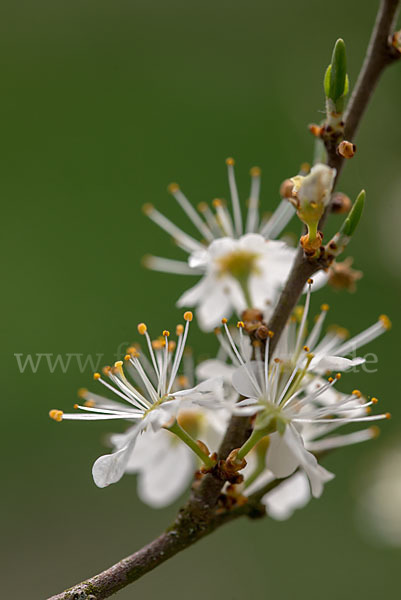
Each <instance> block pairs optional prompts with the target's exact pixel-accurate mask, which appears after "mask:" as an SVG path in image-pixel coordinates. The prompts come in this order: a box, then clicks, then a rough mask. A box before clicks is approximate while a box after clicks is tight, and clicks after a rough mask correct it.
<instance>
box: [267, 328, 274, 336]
mask: <svg viewBox="0 0 401 600" xmlns="http://www.w3.org/2000/svg"><path fill="white" fill-rule="evenodd" d="M267 335H268V336H269V338H272V337H273V336H274V331H271V329H269V331H268V332H267Z"/></svg>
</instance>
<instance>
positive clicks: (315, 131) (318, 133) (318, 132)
mask: <svg viewBox="0 0 401 600" xmlns="http://www.w3.org/2000/svg"><path fill="white" fill-rule="evenodd" d="M308 129H309V131H310V132H311V134H312V135H313V136H314V137H317V138H320V137H322V134H323V131H324V128H323V127H322V126H321V125H316V123H311V124H310V125H308Z"/></svg>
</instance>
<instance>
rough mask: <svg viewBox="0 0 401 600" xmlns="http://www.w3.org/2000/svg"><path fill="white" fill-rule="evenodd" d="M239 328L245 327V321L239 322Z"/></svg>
mask: <svg viewBox="0 0 401 600" xmlns="http://www.w3.org/2000/svg"><path fill="white" fill-rule="evenodd" d="M237 327H238V329H242V328H243V327H245V323H244V321H238V323H237Z"/></svg>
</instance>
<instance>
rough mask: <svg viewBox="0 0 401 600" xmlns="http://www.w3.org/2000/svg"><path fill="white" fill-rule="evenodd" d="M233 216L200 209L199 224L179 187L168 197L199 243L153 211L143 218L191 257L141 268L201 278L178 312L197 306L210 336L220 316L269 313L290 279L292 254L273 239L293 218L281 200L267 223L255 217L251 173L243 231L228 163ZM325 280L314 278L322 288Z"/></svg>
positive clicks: (218, 204) (256, 185)
mask: <svg viewBox="0 0 401 600" xmlns="http://www.w3.org/2000/svg"><path fill="white" fill-rule="evenodd" d="M227 165H228V179H229V185H230V192H231V202H232V207H233V216H231V214H230V212H229V211H228V209H227V207H226V206H225V204H224V202H223V201H221V200H215V201H214V202H213V204H214V208H215V213H213V212H212V210H211V209H210V208H209V207H208V205H207V204H206V203H202V204H201V205H200V206H199V208H200V212H201V213H202V214H203V217H204V218H202V217H201V216H200V215H199V214H198V213H197V212H196V210H195V209H194V208H193V206H192V205H191V204H190V202H189V201H188V199H187V198H186V196H185V195H184V194H183V192H182V191H181V190H180V188H179V187H178V185H177V184H172V185H171V186H170V188H169V189H170V192H171V193H172V194H173V196H174V198H175V199H176V200H177V202H178V203H179V204H180V206H181V207H182V209H183V210H184V211H185V213H186V215H187V216H188V217H189V219H190V220H191V221H192V223H193V225H194V226H195V227H196V228H197V229H198V231H199V232H200V234H201V235H202V236H203V238H204V241H202V242H200V241H198V240H196V239H195V238H193V237H192V236H190V235H188V234H187V233H185V232H184V231H182V230H181V229H179V228H178V227H177V226H176V225H174V224H173V223H172V222H171V221H170V220H169V219H167V217H165V216H164V215H163V214H161V213H160V212H159V211H158V210H156V209H155V208H154V207H153V206H151V205H145V213H146V214H147V215H148V216H149V217H150V218H151V219H152V221H154V222H155V223H156V224H157V225H159V226H160V227H161V228H162V229H164V230H165V231H167V233H169V234H170V235H172V236H173V238H174V239H175V241H176V242H177V244H178V246H179V247H180V248H181V249H182V250H184V251H185V252H187V253H188V254H189V258H188V262H181V261H177V260H170V259H167V258H161V257H155V256H150V257H146V258H145V264H146V265H147V266H148V267H149V268H151V269H154V270H158V271H164V272H169V273H180V274H193V275H201V276H202V278H201V280H200V282H199V283H198V284H196V285H195V286H194V287H193V288H191V289H189V290H188V291H187V292H185V293H184V294H183V295H182V296H181V298H180V299H179V300H178V306H196V307H197V318H198V321H199V325H200V327H201V328H202V329H204V330H206V331H210V330H211V329H213V327H215V326H216V325H217V324H218V323H219V322H220V320H221V318H222V317H223V316H230V315H231V314H232V312H233V311H234V312H236V313H237V314H238V315H239V314H240V313H241V312H242V311H243V310H244V309H245V308H247V307H250V306H251V307H252V308H259V309H262V310H263V309H265V308H266V306H267V305H268V306H270V307H272V305H273V304H274V302H275V301H276V299H277V297H278V294H279V292H280V290H281V288H282V286H283V285H284V283H285V281H286V279H287V276H288V274H289V271H290V268H291V266H292V262H293V260H294V257H295V253H296V250H295V249H294V248H290V247H289V246H287V245H286V244H285V243H284V242H282V241H276V240H275V238H276V237H277V236H278V235H279V234H280V233H281V231H282V230H283V229H284V227H285V226H286V225H287V223H288V221H289V220H290V219H291V217H292V216H293V214H294V208H293V207H292V206H291V204H290V203H289V202H287V200H283V201H282V202H281V204H280V205H279V206H278V208H277V209H276V211H275V212H274V213H273V215H272V216H271V217H270V219H269V220H267V221H266V220H263V219H262V220H260V217H259V190H260V170H259V169H257V168H254V169H252V170H251V175H252V186H251V192H250V200H249V209H248V213H247V218H246V224H245V227H244V225H243V220H242V213H241V207H240V201H239V196H238V191H237V186H236V182H235V176H234V161H233V159H227ZM325 281H326V275H325V274H323V273H320V274H318V277H317V282H318V283H320V285H322V284H323V283H325Z"/></svg>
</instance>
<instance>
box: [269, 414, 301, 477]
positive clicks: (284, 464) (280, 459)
mask: <svg viewBox="0 0 401 600" xmlns="http://www.w3.org/2000/svg"><path fill="white" fill-rule="evenodd" d="M287 429H288V426H287V427H286V431H287ZM266 466H267V468H268V469H270V471H272V472H273V473H274V474H275V476H276V477H278V478H281V477H288V476H289V475H291V473H293V472H294V471H295V469H297V468H298V466H299V459H298V457H297V456H296V455H295V454H294V452H293V451H292V449H291V448H290V447H289V446H288V444H287V441H286V439H285V436H284V435H280V434H279V433H273V434H272V435H271V436H270V444H269V448H268V450H267V454H266Z"/></svg>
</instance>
